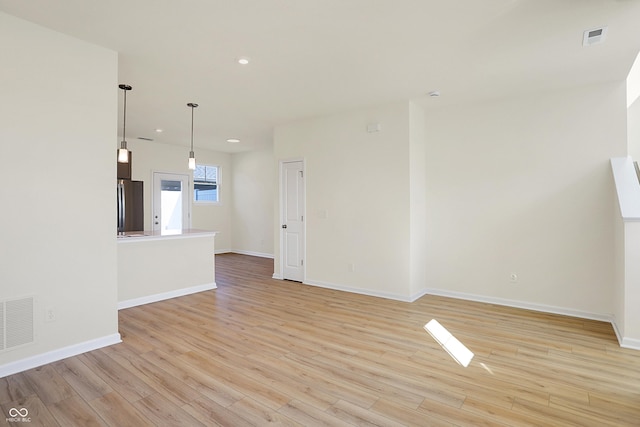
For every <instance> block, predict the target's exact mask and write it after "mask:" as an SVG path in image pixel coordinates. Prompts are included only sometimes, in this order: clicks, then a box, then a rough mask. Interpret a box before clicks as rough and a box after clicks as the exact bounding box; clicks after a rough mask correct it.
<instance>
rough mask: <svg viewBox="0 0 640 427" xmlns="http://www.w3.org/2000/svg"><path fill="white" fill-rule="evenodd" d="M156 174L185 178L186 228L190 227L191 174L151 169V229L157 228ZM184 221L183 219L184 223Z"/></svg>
mask: <svg viewBox="0 0 640 427" xmlns="http://www.w3.org/2000/svg"><path fill="white" fill-rule="evenodd" d="M156 175H166V176H167V177H172V176H173V177H179V178H180V179H184V178H185V177H186V179H187V190H186V196H187V221H186V228H191V206H192V203H191V202H192V198H193V193H192V192H193V189H192V185H191V175H190V174H186V173H177V172H162V171H151V230H157V229H158V228H157V227H156V218H155V210H156V205H155V202H156V190H157V188H156ZM184 222H185V221H183V224H184Z"/></svg>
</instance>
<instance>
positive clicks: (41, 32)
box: [0, 13, 119, 376]
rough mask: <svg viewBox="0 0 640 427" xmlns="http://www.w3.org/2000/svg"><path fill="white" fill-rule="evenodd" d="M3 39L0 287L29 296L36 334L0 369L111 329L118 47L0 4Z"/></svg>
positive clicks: (74, 347)
mask: <svg viewBox="0 0 640 427" xmlns="http://www.w3.org/2000/svg"><path fill="white" fill-rule="evenodd" d="M0 51H1V52H2V66H0V94H1V95H0V148H1V152H2V155H1V156H0V181H1V182H2V185H1V186H0V200H1V201H2V202H1V203H2V209H0V224H1V225H2V238H1V240H2V243H1V244H0V299H6V298H13V297H20V296H26V295H33V296H35V298H36V305H35V330H36V337H35V342H34V343H33V344H28V345H25V346H23V347H20V348H16V349H14V350H11V351H5V352H0V366H2V367H3V369H0V371H1V372H0V376H1V375H3V374H6V373H8V372H11V371H12V370H13V368H15V362H17V361H24V364H23V365H21V367H22V368H27V367H30V365H34V364H39V363H45V362H47V361H51V358H52V357H57V358H59V357H64V355H70V353H74V352H78V351H82V350H81V348H84V349H85V350H86V349H87V347H91V346H96V345H97V346H100V345H104V344H106V343H109V342H114V341H117V340H119V335H118V324H117V322H118V319H117V309H116V307H117V283H116V280H117V279H116V273H117V260H116V239H115V232H116V225H115V221H114V219H113V216H114V210H115V198H114V182H115V177H116V169H115V162H114V149H113V141H114V140H115V139H116V127H117V99H118V98H117V94H118V89H117V83H118V82H117V54H116V53H115V52H112V51H109V50H106V49H103V48H100V47H97V46H94V45H90V44H88V43H85V42H83V41H79V40H77V39H73V38H71V37H68V36H65V35H62V34H60V33H56V32H53V31H50V30H46V29H44V28H41V27H38V26H36V25H34V24H31V23H28V22H26V21H22V20H19V19H16V18H14V17H12V16H9V15H6V14H4V13H0ZM48 307H51V308H53V310H54V313H55V317H56V320H55V321H53V322H45V309H46V308H48ZM89 342H91V343H90V344H88V343H89ZM68 346H70V347H68ZM57 350H60V351H61V352H58V353H55V354H53V353H51V352H53V351H57ZM27 359H28V360H27ZM7 364H10V365H11V366H12V367H10V368H9V369H4V367H6V366H7ZM17 369H18V370H20V369H21V368H17Z"/></svg>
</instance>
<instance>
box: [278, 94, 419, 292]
mask: <svg viewBox="0 0 640 427" xmlns="http://www.w3.org/2000/svg"><path fill="white" fill-rule="evenodd" d="M375 122H379V123H380V126H381V130H380V132H374V133H368V132H367V124H368V123H375ZM274 156H275V157H274V168H275V170H278V162H279V161H282V160H286V159H292V158H304V160H305V168H306V172H305V177H306V178H305V183H306V218H307V221H306V230H307V234H306V238H307V241H306V262H305V265H306V282H308V283H312V284H317V285H321V286H329V287H333V288H341V289H348V290H351V291H356V292H365V293H371V294H376V295H382V296H389V297H393V298H400V299H409V297H410V288H409V280H410V278H409V265H410V257H409V219H410V218H409V202H410V194H409V176H410V175H409V103H398V104H393V105H387V106H382V107H378V108H369V109H366V110H360V111H352V112H345V113H341V114H335V115H331V116H327V117H319V118H314V119H309V120H303V121H299V122H296V123H292V124H289V125H284V126H279V127H277V128H276V129H275V133H274ZM277 181H278V178H277V177H276V178H275V179H274V183H275V184H274V185H275V188H276V189H277V188H278V182H277ZM278 197H279V194H278V192H277V191H276V194H275V195H274V207H275V211H276V215H275V218H274V224H273V227H274V230H275V234H274V252H275V260H274V265H275V273H276V275H278V274H280V264H279V263H280V257H279V251H280V227H279V221H280V219H279V214H278V213H277V212H279V198H278ZM350 264H353V266H354V271H350V268H349V265H350Z"/></svg>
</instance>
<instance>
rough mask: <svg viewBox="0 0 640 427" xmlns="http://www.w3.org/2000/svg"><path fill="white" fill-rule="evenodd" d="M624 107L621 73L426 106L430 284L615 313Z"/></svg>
mask: <svg viewBox="0 0 640 427" xmlns="http://www.w3.org/2000/svg"><path fill="white" fill-rule="evenodd" d="M625 107H626V103H625V85H624V82H616V83H609V84H601V85H596V86H590V87H581V88H576V89H570V90H564V91H557V92H552V93H541V94H538V95H535V96H526V97H514V98H512V99H506V100H502V101H496V102H492V103H487V104H483V105H468V106H453V107H445V108H440V109H437V110H430V111H428V112H427V141H428V149H427V183H428V184H427V186H428V193H427V204H428V210H427V211H428V216H427V229H428V232H429V251H428V258H427V275H428V287H429V288H432V289H436V290H439V291H444V292H446V293H454V294H456V293H457V294H460V295H463V296H464V295H467V296H468V295H471V296H481V297H488V298H492V299H504V300H507V301H515V302H526V303H527V304H529V305H539V306H541V307H544V308H553V307H560V308H562V309H567V310H569V311H571V310H573V311H574V312H575V313H576V314H583V315H608V314H611V313H612V312H613V310H614V307H613V294H614V292H613V289H612V283H614V262H615V260H614V255H613V252H614V250H613V249H614V239H615V233H614V219H613V218H614V217H613V215H614V213H615V212H614V210H613V208H612V207H613V206H614V204H613V200H614V190H613V183H612V179H611V174H610V166H609V158H611V157H615V156H620V155H624V154H625V153H626V123H625V118H626V108H625ZM512 272H513V273H516V274H517V275H518V282H517V283H515V284H514V283H511V282H510V277H509V276H510V273H512ZM565 311H566V310H565Z"/></svg>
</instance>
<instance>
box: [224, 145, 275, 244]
mask: <svg viewBox="0 0 640 427" xmlns="http://www.w3.org/2000/svg"><path fill="white" fill-rule="evenodd" d="M231 165H232V171H231V179H230V180H229V181H230V185H231V190H230V191H231V199H232V200H231V204H232V215H231V218H232V221H231V223H232V233H231V234H232V245H231V248H232V249H233V251H235V252H239V253H244V254H248V255H256V256H263V257H273V223H274V218H273V215H274V211H273V202H274V191H273V190H274V187H273V181H274V175H276V174H275V171H274V168H273V147H272V146H269V147H268V148H264V149H261V150H257V151H250V152H246V153H237V154H233V155H232V156H231Z"/></svg>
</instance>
